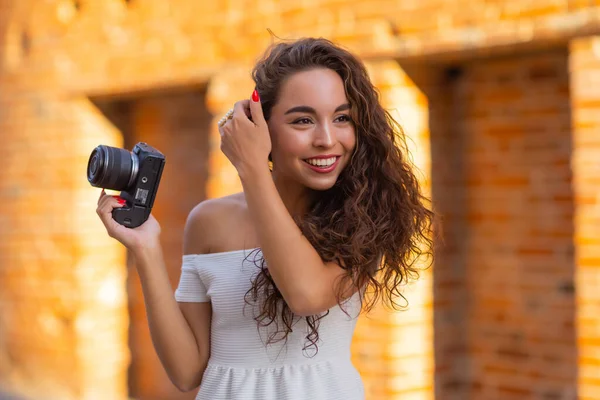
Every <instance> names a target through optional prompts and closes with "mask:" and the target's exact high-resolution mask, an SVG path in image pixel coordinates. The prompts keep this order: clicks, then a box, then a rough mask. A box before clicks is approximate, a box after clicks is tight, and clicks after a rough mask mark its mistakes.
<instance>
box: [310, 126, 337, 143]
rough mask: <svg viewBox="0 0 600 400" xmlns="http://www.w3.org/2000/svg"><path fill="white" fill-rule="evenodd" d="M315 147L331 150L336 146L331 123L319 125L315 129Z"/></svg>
mask: <svg viewBox="0 0 600 400" xmlns="http://www.w3.org/2000/svg"><path fill="white" fill-rule="evenodd" d="M313 144H314V145H315V147H324V148H329V147H332V146H333V144H334V133H333V129H332V127H331V125H330V124H329V123H324V124H319V125H318V126H317V129H315V138H314V141H313Z"/></svg>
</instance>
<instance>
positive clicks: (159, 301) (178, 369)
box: [136, 246, 212, 391]
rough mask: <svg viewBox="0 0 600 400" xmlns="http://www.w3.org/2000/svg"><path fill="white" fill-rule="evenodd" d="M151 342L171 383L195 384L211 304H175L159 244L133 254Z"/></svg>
mask: <svg viewBox="0 0 600 400" xmlns="http://www.w3.org/2000/svg"><path fill="white" fill-rule="evenodd" d="M136 260H137V269H138V272H139V275H140V279H141V282H142V290H143V294H144V302H145V304H146V315H147V318H148V325H149V327H150V336H151V338H152V343H153V345H154V348H155V350H156V353H157V354H158V357H159V359H160V361H161V363H162V365H163V367H164V369H165V371H166V372H167V375H168V376H169V379H170V380H171V382H173V384H174V385H175V386H176V387H177V388H178V389H179V390H181V391H189V390H192V389H194V388H196V387H198V386H199V385H200V383H201V380H202V375H203V374H204V370H205V369H206V365H207V363H208V357H209V352H210V322H211V315H212V312H211V304H210V303H209V302H206V303H179V305H178V303H177V301H176V300H175V297H174V296H173V291H172V288H171V284H170V283H169V277H168V275H167V270H166V267H165V264H164V261H163V260H164V258H163V255H162V250H161V248H160V246H159V247H155V248H148V249H144V250H142V251H140V252H138V253H137V254H136Z"/></svg>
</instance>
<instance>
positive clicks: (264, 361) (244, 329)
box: [175, 249, 364, 400]
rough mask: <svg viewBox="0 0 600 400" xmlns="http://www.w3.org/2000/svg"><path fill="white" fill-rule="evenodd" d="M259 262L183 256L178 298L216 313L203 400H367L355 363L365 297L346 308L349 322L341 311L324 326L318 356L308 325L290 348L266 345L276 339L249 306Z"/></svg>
mask: <svg viewBox="0 0 600 400" xmlns="http://www.w3.org/2000/svg"><path fill="white" fill-rule="evenodd" d="M257 256H258V257H260V256H261V254H260V251H259V250H258V249H251V250H237V251H229V252H224V253H213V254H188V255H184V256H183V265H182V272H181V278H180V282H179V286H178V288H177V290H176V292H175V298H176V299H177V301H179V302H207V301H210V302H211V306H212V310H213V315H212V325H211V354H210V359H209V362H208V367H207V368H206V371H205V372H204V376H203V378H202V383H201V385H200V389H199V391H198V395H197V396H196V400H208V399H210V400H305V399H306V400H321V399H322V400H338V399H339V400H363V399H364V388H363V383H362V380H361V378H360V375H359V374H358V371H357V370H356V369H355V368H354V366H353V365H352V362H351V360H350V343H351V340H352V334H353V332H354V328H355V326H356V316H357V315H358V312H359V308H360V299H359V297H358V296H359V295H358V293H357V294H356V295H354V296H353V297H352V298H350V299H348V300H347V301H346V302H345V303H344V304H343V308H344V310H345V311H346V312H347V313H348V314H349V315H346V314H345V313H344V311H342V309H340V307H339V306H335V307H333V308H332V309H331V310H330V312H329V315H327V316H326V317H325V318H323V319H321V321H320V326H319V342H318V346H319V349H318V352H317V354H316V355H314V352H313V353H310V354H306V351H305V352H304V353H303V351H302V349H303V347H304V346H305V344H306V343H307V342H306V334H307V332H308V330H307V329H308V327H307V324H306V320H305V319H304V318H302V319H300V320H299V321H298V322H297V323H295V325H294V326H293V328H292V329H293V332H292V333H290V335H289V336H288V339H287V343H285V342H283V341H281V342H277V343H275V344H271V345H268V346H267V345H265V344H264V342H265V341H266V338H267V337H268V336H267V335H268V333H269V332H268V331H267V330H266V329H264V328H261V329H260V330H259V329H258V328H257V323H256V321H255V320H254V314H253V313H254V312H256V308H255V306H252V305H248V304H246V303H245V302H244V296H245V294H246V292H247V291H248V289H250V287H251V282H252V279H253V277H254V276H255V275H256V273H257V272H258V267H257V265H255V263H254V262H253V261H254V259H255V257H257ZM256 259H257V260H258V258H256ZM271 329H272V328H269V331H271ZM309 350H310V349H309ZM310 355H313V357H310Z"/></svg>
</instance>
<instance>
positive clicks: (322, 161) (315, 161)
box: [303, 156, 340, 168]
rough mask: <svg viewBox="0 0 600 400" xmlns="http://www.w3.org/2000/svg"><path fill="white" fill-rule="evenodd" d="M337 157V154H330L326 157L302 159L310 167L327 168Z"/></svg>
mask: <svg viewBox="0 0 600 400" xmlns="http://www.w3.org/2000/svg"><path fill="white" fill-rule="evenodd" d="M339 158H340V157H339V156H331V157H328V158H307V159H305V160H303V161H304V162H305V163H307V164H308V165H310V166H312V167H317V168H329V167H331V166H332V165H334V164H335V163H336V161H337V160H338V159H339Z"/></svg>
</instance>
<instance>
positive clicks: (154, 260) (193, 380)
mask: <svg viewBox="0 0 600 400" xmlns="http://www.w3.org/2000/svg"><path fill="white" fill-rule="evenodd" d="M123 203H124V201H122V200H120V199H118V198H116V197H115V196H109V195H107V194H106V193H105V192H104V190H102V193H101V194H100V198H99V200H98V207H97V209H96V212H97V214H98V216H99V217H100V219H101V221H102V223H103V224H104V226H105V227H106V231H107V233H108V235H109V236H110V237H112V238H114V239H116V240H118V241H119V242H121V243H122V244H123V245H125V247H127V248H128V249H129V250H130V251H131V252H132V253H133V255H134V257H135V259H136V267H137V270H138V273H139V275H140V279H141V283H142V290H143V294H144V301H145V304H146V315H147V317H148V324H149V326H150V335H151V337H152V342H153V344H154V348H155V349H156V352H157V353H158V356H159V358H160V360H161V363H162V365H163V367H164V368H165V371H166V372H167V375H168V376H169V378H170V379H171V381H172V382H173V384H174V385H175V386H177V388H179V389H180V390H182V391H186V390H191V389H193V388H195V387H197V386H198V385H199V384H200V381H201V378H202V374H203V373H204V369H205V368H206V364H207V362H208V354H209V347H210V344H209V331H210V316H211V308H210V303H195V304H192V303H190V304H182V305H181V308H180V306H178V305H177V301H176V300H175V296H174V295H173V290H172V288H171V284H170V282H169V277H168V275H167V269H166V267H165V262H164V257H163V254H162V248H161V245H160V231H161V229H160V225H159V224H158V222H157V221H156V219H155V218H154V216H152V215H150V217H149V218H148V220H147V221H146V222H144V223H143V224H142V225H141V226H139V227H137V228H134V229H129V228H126V227H124V226H122V225H119V224H118V223H117V222H116V221H115V220H114V219H113V218H112V210H113V209H115V208H118V207H122V206H123ZM195 224H196V219H194V218H190V219H189V223H188V224H187V225H186V233H185V234H184V237H185V238H186V242H189V243H194V242H197V240H196V238H195V237H194V235H195V234H196V232H201V230H199V229H197V228H195V229H192V228H193V227H194V225H195ZM201 239H202V238H200V240H199V241H200V243H203V242H202V240H201Z"/></svg>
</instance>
